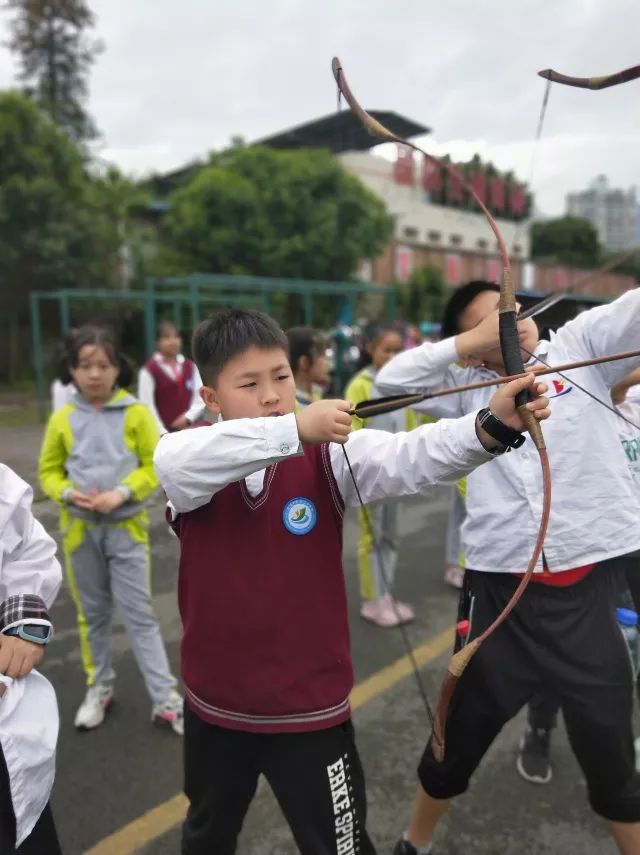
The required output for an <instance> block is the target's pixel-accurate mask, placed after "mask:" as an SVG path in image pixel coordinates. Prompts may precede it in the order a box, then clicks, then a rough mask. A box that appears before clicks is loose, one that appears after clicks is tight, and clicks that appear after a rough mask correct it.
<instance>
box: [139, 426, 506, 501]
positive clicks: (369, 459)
mask: <svg viewBox="0 0 640 855" xmlns="http://www.w3.org/2000/svg"><path fill="white" fill-rule="evenodd" d="M476 415H477V414H476V413H471V414H469V415H467V416H465V417H464V418H461V419H457V420H449V419H445V420H442V421H440V422H438V423H437V424H433V425H425V426H423V427H421V428H418V429H416V430H413V431H411V432H410V433H396V434H389V433H386V432H385V431H379V430H367V429H364V430H358V431H354V432H353V433H352V434H350V436H349V439H348V441H347V443H346V446H345V447H346V450H347V454H348V456H349V460H350V462H351V466H352V469H353V472H354V475H355V478H356V481H357V483H358V487H359V489H360V494H361V496H362V500H363V502H364V503H365V504H369V503H370V502H375V501H377V500H380V499H386V498H391V497H396V496H408V495H413V494H414V493H420V492H425V491H426V490H428V488H429V487H430V486H432V485H434V484H440V483H447V482H455V481H457V480H458V479H459V478H461V477H462V476H463V475H465V474H467V473H468V472H470V471H471V470H472V469H475V468H476V466H479V465H480V464H481V463H485V462H486V461H487V460H492V459H493V458H494V456H493V455H492V454H490V453H489V452H488V451H486V450H485V449H484V447H483V446H482V445H481V443H480V440H479V439H478V437H477V435H476V431H475V421H476ZM301 453H302V451H301V443H300V438H299V436H298V430H297V425H296V419H295V415H294V414H293V413H291V414H289V415H286V416H279V417H275V418H274V417H271V418H256V419H234V420H231V421H221V422H218V423H217V424H214V425H211V426H210V427H202V428H198V429H197V430H189V431H180V432H178V433H171V434H165V435H164V436H163V437H162V439H161V440H160V442H159V444H158V446H157V448H156V453H155V456H154V464H155V467H156V470H157V472H158V476H159V478H160V482H161V483H162V486H163V488H164V490H165V492H166V494H167V497H168V499H169V502H170V504H171V507H172V508H173V510H174V511H175V512H176V513H186V512H188V511H192V510H194V509H195V508H198V507H200V506H201V505H205V504H206V503H207V502H209V501H210V500H211V498H212V496H214V495H215V493H217V492H218V491H219V490H222V489H223V487H225V486H226V485H227V484H230V483H233V482H234V481H239V480H241V479H242V478H244V479H245V482H246V485H247V489H248V491H249V493H250V494H251V495H252V496H256V495H257V494H258V493H259V492H260V491H261V490H262V486H263V483H264V470H265V468H266V467H267V466H269V465H271V464H272V463H275V462H277V461H278V460H284V459H286V458H287V457H292V456H295V455H298V454H301ZM330 459H331V467H332V470H333V474H334V477H335V479H336V483H337V484H338V487H339V489H340V492H341V494H342V497H343V499H344V502H345V504H346V505H351V506H355V505H357V504H359V502H358V498H357V495H356V491H355V487H354V485H353V482H352V480H351V476H350V474H349V470H348V467H347V463H346V460H345V456H344V454H343V451H342V448H341V447H340V445H338V444H335V443H331V444H330Z"/></svg>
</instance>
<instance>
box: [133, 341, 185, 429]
mask: <svg viewBox="0 0 640 855" xmlns="http://www.w3.org/2000/svg"><path fill="white" fill-rule="evenodd" d="M144 367H145V368H146V369H147V371H148V372H149V374H151V376H152V377H153V381H154V401H155V405H156V410H157V411H158V413H159V415H160V418H161V419H162V423H163V425H164V426H165V427H166V428H167V429H169V428H170V427H171V425H172V424H173V422H174V421H175V420H176V419H177V418H178V417H179V416H182V415H184V414H185V413H186V412H187V410H188V409H189V407H190V405H191V399H192V396H193V362H192V361H191V360H190V359H185V361H184V362H183V363H182V366H181V367H182V371H181V374H180V380H178V381H176V380H173V379H172V378H171V377H169V376H168V374H167V372H166V371H164V370H163V368H162V367H161V366H160V364H159V363H158V361H157V359H154V358H153V357H151V359H149V360H148V361H147V362H146V363H145V366H144Z"/></svg>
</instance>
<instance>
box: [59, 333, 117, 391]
mask: <svg viewBox="0 0 640 855" xmlns="http://www.w3.org/2000/svg"><path fill="white" fill-rule="evenodd" d="M118 374H119V369H118V366H117V365H114V364H113V362H111V359H110V357H109V354H108V353H107V352H106V350H105V349H104V348H103V347H98V346H96V345H93V344H85V346H84V347H82V348H81V349H80V353H79V354H78V364H77V366H75V367H72V368H71V376H72V377H73V382H74V383H75V384H76V386H77V387H78V389H79V390H80V392H81V393H82V394H83V395H84V397H85V398H86V399H87V401H89V403H90V404H104V403H105V402H106V401H108V400H109V398H110V397H111V393H112V392H113V387H114V386H115V385H116V380H117V379H118Z"/></svg>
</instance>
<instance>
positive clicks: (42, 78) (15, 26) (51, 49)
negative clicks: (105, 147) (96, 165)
mask: <svg viewBox="0 0 640 855" xmlns="http://www.w3.org/2000/svg"><path fill="white" fill-rule="evenodd" d="M5 7H6V8H8V9H9V10H10V11H12V12H14V13H15V15H14V17H13V19H12V21H11V24H10V28H11V38H10V40H9V47H10V49H11V50H12V51H13V52H14V53H15V54H17V56H18V60H19V79H20V81H21V82H22V83H23V84H25V90H24V91H25V94H26V95H27V96H28V97H30V98H31V99H32V100H34V101H35V102H36V103H37V104H38V105H39V106H40V107H41V108H42V109H43V110H45V112H46V113H47V114H48V115H49V116H50V117H51V119H53V121H54V122H55V123H56V124H57V125H59V126H60V127H61V128H63V129H64V130H65V132H66V133H67V134H68V135H69V136H70V137H71V139H73V140H76V141H82V140H86V139H90V138H91V137H94V136H95V134H96V131H95V128H94V125H93V122H92V121H91V119H90V118H89V116H88V114H87V113H86V111H85V108H84V104H85V101H86V99H87V95H88V83H87V78H88V73H89V69H90V67H91V65H92V63H93V62H94V60H95V57H96V55H97V54H98V53H99V52H100V50H101V46H100V44H99V43H98V42H95V41H91V40H90V39H89V38H88V37H87V35H86V31H87V30H88V29H89V28H91V27H93V25H94V22H95V19H94V16H93V13H92V12H91V10H90V8H89V6H88V5H87V3H86V2H85V1H84V0H6V3H5Z"/></svg>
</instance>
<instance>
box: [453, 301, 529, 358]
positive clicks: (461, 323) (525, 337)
mask: <svg viewBox="0 0 640 855" xmlns="http://www.w3.org/2000/svg"><path fill="white" fill-rule="evenodd" d="M499 300H500V295H499V294H498V293H497V292H496V291H482V292H481V293H480V294H478V296H477V297H476V298H475V299H474V300H472V301H471V302H470V303H469V305H468V306H467V308H466V309H465V310H464V312H462V313H461V314H460V317H459V318H458V327H459V329H460V332H468V331H469V330H472V329H473V328H474V327H477V326H478V324H479V323H480V322H481V321H483V320H484V319H485V318H486V317H487V316H488V315H490V314H491V313H492V312H496V311H497V310H498V302H499ZM519 309H520V306H518V310H519ZM518 335H519V337H520V344H521V345H522V347H523V348H526V349H527V350H528V351H529V352H530V353H533V351H534V349H535V347H536V345H537V344H538V340H539V338H540V336H539V333H538V327H537V326H536V322H535V321H534V320H533V318H527V319H526V320H524V321H518ZM522 358H523V360H524V362H526V361H527V360H528V359H529V354H528V353H526V352H525V351H522ZM472 361H473V360H472ZM479 361H480V362H484V364H485V365H488V366H490V367H495V368H504V362H503V360H502V352H501V350H500V345H496V347H495V349H494V350H492V351H489V352H487V353H484V354H483V355H482V359H481V360H479Z"/></svg>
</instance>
